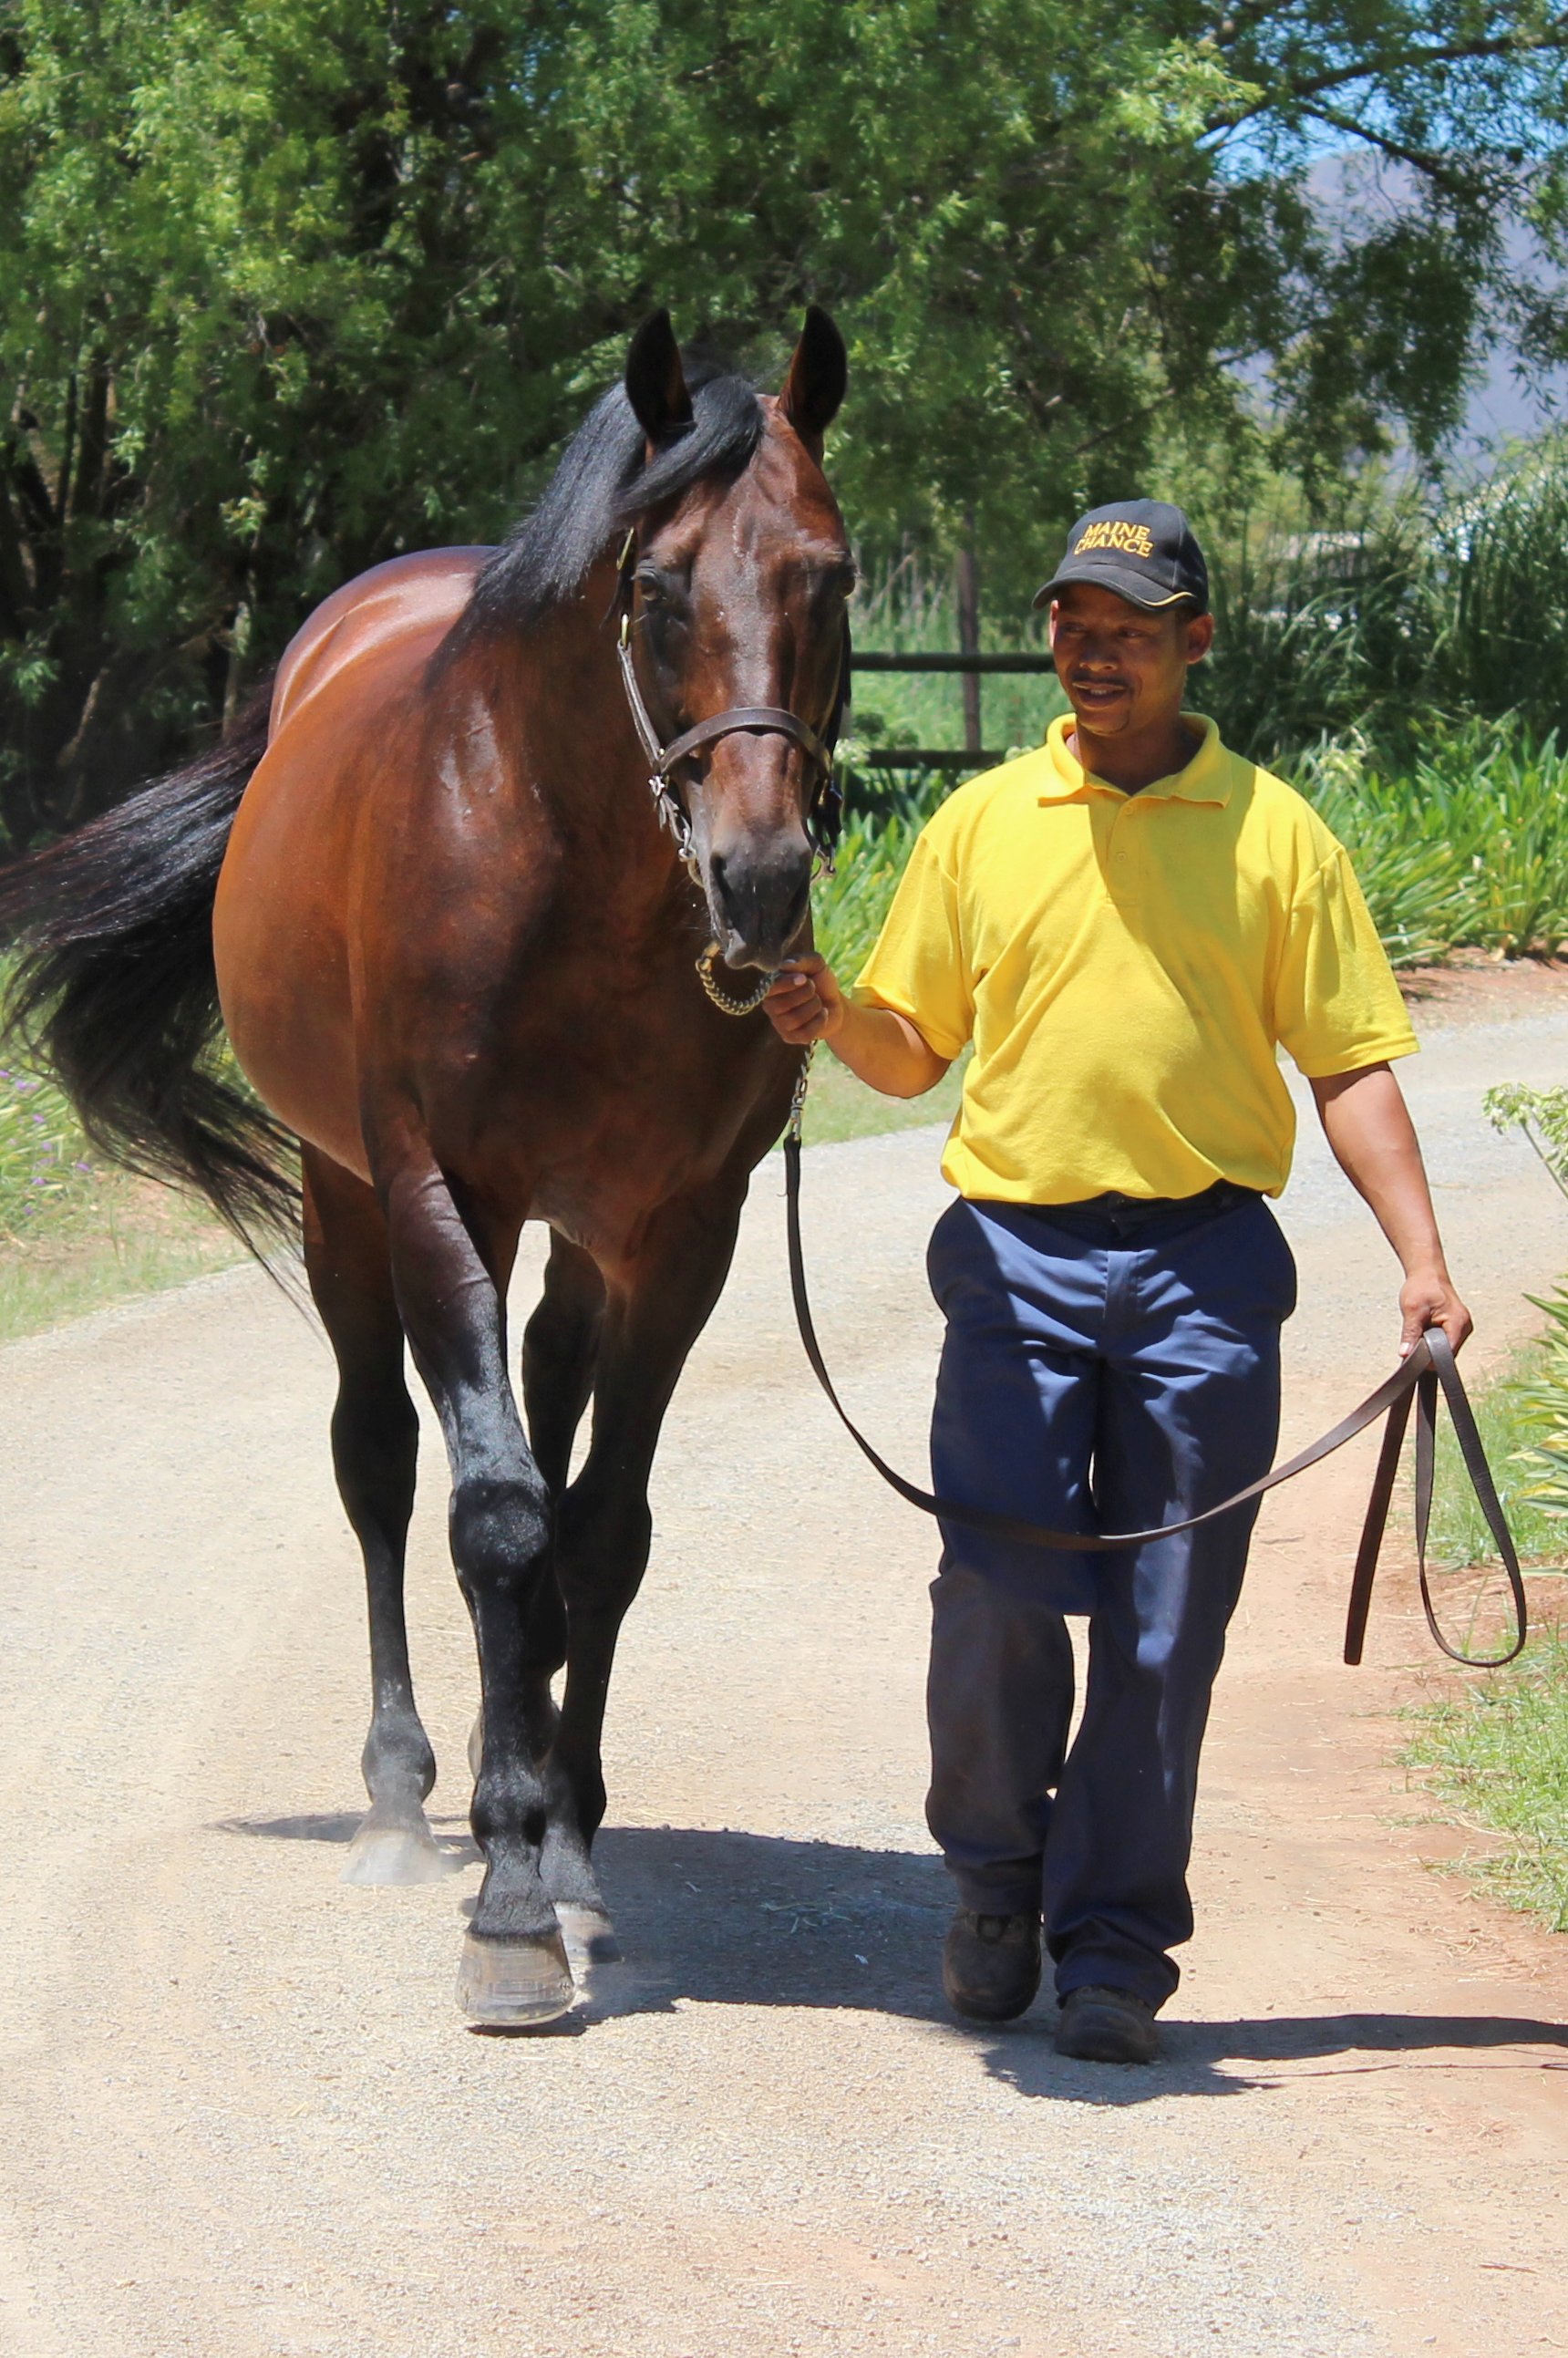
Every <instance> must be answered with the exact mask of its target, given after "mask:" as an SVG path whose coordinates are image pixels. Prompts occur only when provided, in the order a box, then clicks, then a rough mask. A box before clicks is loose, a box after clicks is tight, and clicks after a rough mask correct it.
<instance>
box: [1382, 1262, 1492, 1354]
mask: <svg viewBox="0 0 1568 2358" xmlns="http://www.w3.org/2000/svg"><path fill="white" fill-rule="evenodd" d="M1400 1315H1401V1316H1402V1317H1403V1320H1404V1329H1403V1332H1402V1333H1401V1335H1400V1358H1401V1359H1408V1358H1409V1357H1410V1355H1411V1352H1412V1351H1413V1350H1414V1348H1415V1347H1416V1345H1417V1344H1418V1343H1419V1342H1420V1340H1421V1338H1422V1335H1424V1334H1425V1332H1426V1330H1427V1328H1428V1327H1429V1326H1441V1327H1442V1329H1443V1331H1444V1334H1445V1335H1446V1336H1447V1337H1448V1340H1449V1342H1450V1343H1451V1344H1452V1345H1453V1347H1454V1350H1455V1351H1458V1350H1460V1349H1462V1348H1463V1347H1464V1345H1465V1342H1466V1341H1467V1340H1468V1339H1469V1336H1470V1334H1471V1332H1472V1330H1473V1328H1474V1326H1475V1320H1474V1319H1473V1318H1472V1317H1471V1315H1470V1313H1469V1312H1468V1311H1467V1310H1466V1309H1465V1304H1464V1303H1462V1302H1461V1301H1460V1299H1459V1296H1458V1295H1457V1294H1456V1293H1454V1286H1453V1282H1452V1281H1451V1280H1450V1278H1449V1275H1448V1272H1447V1271H1446V1270H1435V1271H1420V1270H1418V1271H1415V1272H1413V1274H1412V1275H1411V1276H1410V1277H1407V1278H1406V1280H1405V1282H1404V1283H1403V1285H1402V1286H1400Z"/></svg>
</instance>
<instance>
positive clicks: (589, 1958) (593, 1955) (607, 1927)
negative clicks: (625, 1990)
mask: <svg viewBox="0 0 1568 2358" xmlns="http://www.w3.org/2000/svg"><path fill="white" fill-rule="evenodd" d="M556 1914H557V1917H558V1918H559V1919H560V1925H561V1937H562V1939H563V1940H564V1941H565V1942H566V1944H567V1955H568V1957H569V1958H570V1960H571V1968H572V1971H573V1973H574V1974H585V1973H587V1972H588V1970H589V1967H590V1966H592V1965H615V1964H619V1963H620V1962H621V1943H620V1942H619V1941H618V1940H617V1939H616V1937H615V1927H614V1925H613V1924H612V1923H611V1920H610V1919H609V1917H608V1916H607V1915H606V1914H605V1912H604V1910H603V1909H602V1908H574V1907H573V1906H572V1905H571V1903H570V1901H569V1900H557V1902H556Z"/></svg>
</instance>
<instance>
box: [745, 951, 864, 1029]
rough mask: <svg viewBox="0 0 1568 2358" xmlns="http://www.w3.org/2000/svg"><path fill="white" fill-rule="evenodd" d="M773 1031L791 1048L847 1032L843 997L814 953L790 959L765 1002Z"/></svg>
mask: <svg viewBox="0 0 1568 2358" xmlns="http://www.w3.org/2000/svg"><path fill="white" fill-rule="evenodd" d="M762 1005H763V1008H764V1009H765V1010H766V1011H767V1014H768V1016H769V1017H770V1019H771V1021H772V1022H773V1030H774V1031H775V1032H776V1033H778V1035H779V1038H780V1039H781V1040H787V1041H788V1042H789V1044H790V1046H791V1047H792V1048H805V1047H807V1046H809V1044H810V1043H811V1042H812V1041H813V1040H831V1039H832V1037H833V1035H834V1033H836V1032H841V1031H842V1030H843V1028H844V994H843V992H842V991H841V990H839V988H838V977H837V976H836V975H835V974H834V972H833V969H832V968H831V967H830V966H829V965H828V963H827V959H826V958H823V957H817V955H816V951H815V950H814V951H812V953H811V955H810V956H809V957H801V958H790V959H788V960H787V961H786V963H785V964H784V966H783V967H782V968H780V971H779V978H778V980H777V981H776V982H775V983H774V985H773V989H772V990H770V991H769V993H768V995H767V997H766V999H764V1000H763V1001H762Z"/></svg>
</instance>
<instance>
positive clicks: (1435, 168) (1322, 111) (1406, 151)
mask: <svg viewBox="0 0 1568 2358" xmlns="http://www.w3.org/2000/svg"><path fill="white" fill-rule="evenodd" d="M1306 113H1307V114H1310V115H1311V116H1312V118H1313V120H1314V122H1315V123H1326V124H1328V126H1329V128H1330V130H1333V131H1343V132H1346V133H1347V134H1348V135H1349V136H1350V137H1351V138H1353V139H1364V140H1365V141H1366V142H1367V145H1368V146H1369V147H1376V148H1378V149H1379V152H1380V153H1381V154H1383V155H1385V156H1389V157H1392V158H1393V160H1394V162H1395V163H1397V164H1408V165H1409V166H1410V168H1411V170H1412V171H1415V172H1424V173H1425V175H1426V177H1427V178H1428V179H1430V180H1434V181H1435V182H1436V183H1437V185H1438V187H1439V188H1444V189H1450V190H1452V191H1453V193H1454V195H1456V196H1457V195H1459V194H1460V193H1461V192H1462V191H1463V190H1464V189H1465V187H1466V186H1467V185H1468V182H1467V179H1466V175H1465V173H1464V172H1463V171H1462V170H1457V169H1455V168H1454V164H1453V162H1452V160H1451V159H1450V158H1449V157H1446V156H1442V155H1439V154H1437V153H1435V152H1434V151H1433V149H1431V148H1426V147H1410V146H1406V145H1405V143H1404V141H1403V140H1402V139H1395V138H1393V137H1392V136H1391V135H1390V134H1389V133H1388V132H1386V131H1374V130H1373V129H1372V128H1371V126H1370V125H1369V124H1365V123H1359V122H1357V119H1356V117H1355V116H1354V115H1353V114H1341V113H1340V111H1339V109H1338V108H1337V107H1336V106H1309V107H1308V108H1307V109H1306ZM1471 177H1472V178H1473V176H1471Z"/></svg>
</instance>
